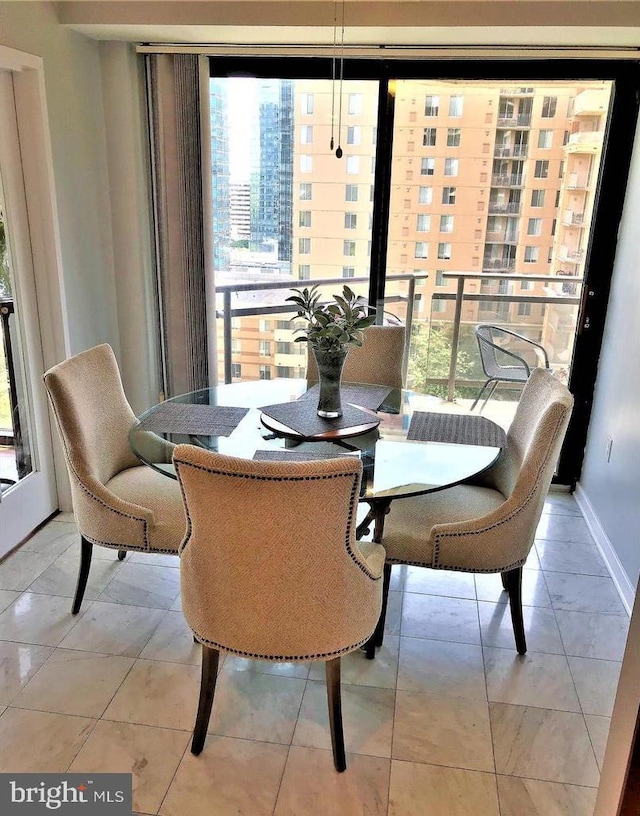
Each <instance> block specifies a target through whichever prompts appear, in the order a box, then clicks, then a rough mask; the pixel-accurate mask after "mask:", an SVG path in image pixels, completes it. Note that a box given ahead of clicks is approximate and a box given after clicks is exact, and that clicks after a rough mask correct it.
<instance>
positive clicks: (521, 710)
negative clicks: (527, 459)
mask: <svg viewBox="0 0 640 816" xmlns="http://www.w3.org/2000/svg"><path fill="white" fill-rule="evenodd" d="M94 550H95V554H94V564H93V568H92V574H91V578H90V580H89V586H88V590H87V595H86V599H85V601H84V603H83V605H82V609H81V612H80V614H79V615H78V616H77V617H73V616H72V615H71V614H70V605H71V604H70V596H71V595H72V594H73V588H74V582H75V572H76V569H77V560H78V536H77V533H76V532H75V528H74V525H73V519H72V518H71V517H70V516H69V515H68V514H65V515H61V516H58V517H57V519H56V520H54V521H51V522H50V523H49V524H48V525H46V527H44V528H43V529H42V530H40V531H39V532H38V533H37V534H36V535H34V536H33V537H32V538H31V539H30V540H29V541H28V542H27V543H26V544H25V545H23V547H22V548H21V549H20V550H19V551H18V552H16V553H14V554H13V555H11V556H10V557H9V558H7V559H6V560H5V561H4V562H3V563H1V564H0V680H1V682H0V766H1V767H2V768H3V770H11V771H16V772H17V771H58V772H64V771H73V772H94V773H96V772H100V771H104V772H106V771H110V772H113V771H124V772H130V773H132V775H133V786H134V810H135V812H136V813H138V814H160V815H161V816H211V814H215V816H226V814H247V816H262V815H263V814H264V816H272V814H275V816H294V814H296V816H307V815H308V816H325V815H326V816H351V814H353V816H356V815H358V816H360V815H361V814H365V813H366V814H370V816H561V815H562V816H569V815H570V816H591V814H592V811H593V806H594V802H595V795H596V789H597V785H598V778H599V768H600V765H601V763H602V758H603V755H604V749H605V745H606V739H607V732H608V728H609V717H610V715H611V709H612V705H613V699H614V695H615V689H616V684H617V678H618V673H619V669H620V661H621V660H622V654H623V649H624V644H625V640H626V634H627V627H628V618H627V615H626V613H625V610H624V607H623V606H622V604H621V603H620V600H619V598H618V596H617V594H616V592H615V588H614V586H613V581H612V580H611V578H610V577H609V576H608V575H607V571H606V568H604V565H603V562H602V559H601V558H600V556H599V554H598V552H597V549H596V547H595V545H594V543H593V541H592V540H591V537H590V535H589V532H588V529H587V527H586V524H585V523H584V520H583V519H582V517H581V515H580V511H579V509H578V507H577V505H576V503H575V502H574V500H573V498H572V497H570V496H568V495H566V494H552V495H551V496H550V497H549V498H548V500H547V503H546V505H545V512H544V515H543V518H542V520H541V523H540V526H539V528H538V535H537V539H536V544H535V547H534V549H533V551H532V553H531V557H530V559H529V561H528V563H527V567H526V570H525V579H524V589H523V591H524V598H525V604H526V607H525V620H526V626H527V637H528V643H529V651H528V653H527V655H526V656H525V657H519V656H518V655H517V654H516V652H515V649H514V647H513V633H512V629H511V621H510V616H509V609H508V606H507V604H506V600H507V599H506V596H505V594H504V593H503V592H502V587H501V583H500V578H499V576H493V575H482V576H472V575H461V574H454V573H436V572H433V571H428V570H420V569H416V568H413V567H401V568H398V567H396V568H394V573H393V579H392V581H393V582H392V592H391V595H390V603H389V614H388V620H387V635H386V639H385V643H384V646H383V647H382V649H381V650H380V651H379V652H378V655H377V658H376V660H375V661H367V660H366V659H365V657H364V654H363V653H362V652H356V653H353V654H351V655H348V656H347V657H345V658H344V659H343V674H342V680H343V714H344V724H345V737H346V745H347V751H348V770H347V772H346V773H344V774H337V773H336V772H335V771H334V769H333V763H332V758H331V750H330V745H331V743H330V737H329V731H328V721H327V711H326V699H325V688H324V671H323V666H322V665H321V664H313V665H311V666H309V665H299V664H280V665H278V664H264V663H255V662H252V661H249V660H243V659H240V658H235V657H227V658H226V659H225V660H224V661H222V664H221V668H220V679H219V683H218V689H217V694H216V702H215V704H214V711H213V714H212V717H211V722H210V726H209V734H208V737H207V741H206V744H205V748H204V751H203V753H202V754H201V755H200V756H199V757H194V756H192V755H191V753H190V751H189V743H190V739H191V728H192V725H193V720H194V716H195V710H196V703H197V696H198V687H199V647H198V646H197V645H195V644H194V643H193V640H192V637H191V633H190V631H189V629H188V627H187V626H186V624H185V622H184V619H183V617H182V613H181V612H180V598H179V582H178V573H179V570H178V566H179V565H178V561H177V558H173V557H169V556H160V557H154V556H151V557H149V558H147V557H145V556H144V555H140V554H135V555H134V554H129V555H128V556H127V558H126V560H125V561H124V562H119V561H117V559H116V555H115V553H114V552H112V551H109V550H105V549H103V548H99V547H98V548H94Z"/></svg>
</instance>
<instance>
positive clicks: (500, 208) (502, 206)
mask: <svg viewBox="0 0 640 816" xmlns="http://www.w3.org/2000/svg"><path fill="white" fill-rule="evenodd" d="M521 206H522V205H521V204H519V203H516V202H513V201H509V202H507V203H503V202H498V201H490V202H489V214H490V215H519V213H520V207H521Z"/></svg>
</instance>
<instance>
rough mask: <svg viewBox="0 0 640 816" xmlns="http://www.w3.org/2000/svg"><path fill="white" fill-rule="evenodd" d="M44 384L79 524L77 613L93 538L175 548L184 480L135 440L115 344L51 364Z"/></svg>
mask: <svg viewBox="0 0 640 816" xmlns="http://www.w3.org/2000/svg"><path fill="white" fill-rule="evenodd" d="M44 384H45V388H46V390H47V393H48V395H49V400H50V403H51V407H52V410H53V414H54V417H55V421H56V424H57V427H58V431H59V434H60V440H61V442H62V448H63V451H64V456H65V460H66V464H67V470H68V472H69V480H70V482H71V496H72V501H73V512H74V515H75V519H76V523H77V525H78V529H79V531H80V542H81V550H80V569H79V573H78V582H77V586H76V591H75V596H74V599H73V605H72V609H71V611H72V613H73V614H74V615H75V614H77V613H78V611H79V609H80V605H81V604H82V599H83V597H84V592H85V589H86V585H87V579H88V577H89V570H90V567H91V555H92V551H93V545H94V544H98V545H100V546H102V547H111V548H112V549H115V550H117V551H118V557H119V558H120V560H122V559H123V558H124V557H125V555H126V552H127V550H137V551H139V552H154V553H173V554H177V552H178V547H179V545H180V542H181V541H182V539H183V538H184V533H185V529H186V519H185V514H184V508H183V505H182V496H181V494H180V488H179V487H178V484H177V482H176V481H175V479H170V478H168V477H167V476H163V475H162V474H161V473H158V472H156V471H154V470H152V468H150V467H148V466H147V465H143V464H141V463H140V460H139V459H138V458H137V457H136V456H135V455H134V454H133V452H132V451H131V449H130V447H129V442H128V438H127V437H128V433H129V430H130V428H131V426H132V425H133V423H134V421H135V415H134V413H133V411H132V410H131V406H130V405H129V403H128V402H127V398H126V397H125V394H124V389H123V387H122V381H121V379H120V372H119V370H118V364H117V362H116V358H115V355H114V353H113V350H112V349H111V347H110V346H109V345H107V344H106V343H105V344H103V345H100V346H95V347H94V348H92V349H89V350H88V351H83V352H81V353H80V354H76V355H75V356H74V357H71V358H69V359H68V360H65V361H64V362H62V363H59V364H58V365H56V366H54V367H53V368H51V369H49V371H47V372H46V374H45V375H44Z"/></svg>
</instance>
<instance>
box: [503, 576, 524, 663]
mask: <svg viewBox="0 0 640 816" xmlns="http://www.w3.org/2000/svg"><path fill="white" fill-rule="evenodd" d="M502 576H503V581H504V580H505V579H506V584H507V587H506V589H507V592H508V593H509V607H510V609H511V623H512V624H513V634H514V635H515V639H516V649H517V651H518V654H521V655H523V654H526V652H527V639H526V637H525V634H524V619H523V617H522V567H516V568H515V569H512V570H509V571H508V572H503V573H502Z"/></svg>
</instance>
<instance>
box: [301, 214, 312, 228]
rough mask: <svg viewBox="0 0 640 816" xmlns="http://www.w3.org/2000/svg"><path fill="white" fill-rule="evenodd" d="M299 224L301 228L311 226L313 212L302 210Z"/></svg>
mask: <svg viewBox="0 0 640 816" xmlns="http://www.w3.org/2000/svg"><path fill="white" fill-rule="evenodd" d="M298 224H299V226H301V227H310V226H311V210H300V213H299V216H298Z"/></svg>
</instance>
